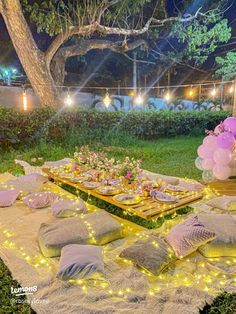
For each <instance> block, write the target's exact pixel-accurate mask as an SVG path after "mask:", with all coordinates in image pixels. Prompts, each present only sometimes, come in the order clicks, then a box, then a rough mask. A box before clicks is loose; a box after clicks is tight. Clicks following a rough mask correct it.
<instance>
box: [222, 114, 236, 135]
mask: <svg viewBox="0 0 236 314" xmlns="http://www.w3.org/2000/svg"><path fill="white" fill-rule="evenodd" d="M224 127H225V130H226V131H228V132H231V133H233V135H234V136H235V135H236V118H234V117H230V118H227V119H225V121H224Z"/></svg>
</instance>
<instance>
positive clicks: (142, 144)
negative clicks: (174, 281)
mask: <svg viewBox="0 0 236 314" xmlns="http://www.w3.org/2000/svg"><path fill="white" fill-rule="evenodd" d="M201 141H202V137H187V136H186V137H178V138H171V139H157V140H152V141H143V140H139V139H136V138H133V137H130V136H125V135H123V134H119V135H118V134H103V135H96V134H93V133H90V134H72V135H71V136H70V137H69V138H67V139H65V141H63V143H60V144H55V143H45V142H42V143H39V144H38V145H28V146H27V147H25V148H19V149H9V150H4V151H2V152H1V154H0V172H5V171H9V172H11V173H13V174H21V173H22V169H21V167H19V166H18V165H15V164H14V159H15V158H18V159H24V160H25V161H28V162H29V163H31V164H33V165H40V164H42V162H43V161H46V160H57V159H61V158H64V157H71V156H73V153H74V151H75V150H76V147H80V146H81V145H85V144H88V145H89V146H90V147H91V148H94V149H103V150H104V149H105V150H106V151H107V153H108V154H109V156H113V157H115V158H124V157H125V156H130V157H134V158H136V159H141V160H142V161H143V164H142V165H143V168H145V169H148V170H150V171H153V172H159V173H163V174H167V175H173V176H180V177H188V178H193V179H200V178H201V172H200V171H198V170H197V169H196V168H195V166H194V160H195V158H196V150H197V147H198V146H199V144H200V143H201ZM38 157H42V158H43V161H42V160H40V161H39V160H36V161H34V158H38ZM32 159H33V161H32ZM17 285H18V284H17V282H16V281H13V280H12V277H11V275H10V273H9V271H8V270H7V268H6V266H5V265H4V264H3V263H2V262H1V260H0V314H1V313H4V314H5V313H9V314H10V313H32V312H31V309H30V307H29V306H28V305H16V304H12V303H11V295H10V289H11V287H17ZM49 311H50V310H49ZM235 312H236V297H235V295H229V294H222V295H221V296H220V297H218V298H217V299H216V300H215V302H214V303H213V305H212V306H208V307H205V309H204V310H203V311H202V312H201V313H209V314H210V313H212V314H213V313H216V314H217V313H219V314H220V313H224V314H231V313H235Z"/></svg>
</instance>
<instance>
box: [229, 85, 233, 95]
mask: <svg viewBox="0 0 236 314" xmlns="http://www.w3.org/2000/svg"><path fill="white" fill-rule="evenodd" d="M233 92H234V87H233V85H232V86H230V88H229V93H230V94H232V93H233Z"/></svg>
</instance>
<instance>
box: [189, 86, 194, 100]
mask: <svg viewBox="0 0 236 314" xmlns="http://www.w3.org/2000/svg"><path fill="white" fill-rule="evenodd" d="M193 94H194V92H193V86H192V85H191V87H190V90H189V97H190V98H192V97H193Z"/></svg>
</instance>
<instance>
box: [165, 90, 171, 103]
mask: <svg viewBox="0 0 236 314" xmlns="http://www.w3.org/2000/svg"><path fill="white" fill-rule="evenodd" d="M164 99H165V100H166V101H167V102H169V101H170V100H171V94H170V92H169V91H168V92H167V93H166V94H165V95H164Z"/></svg>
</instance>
